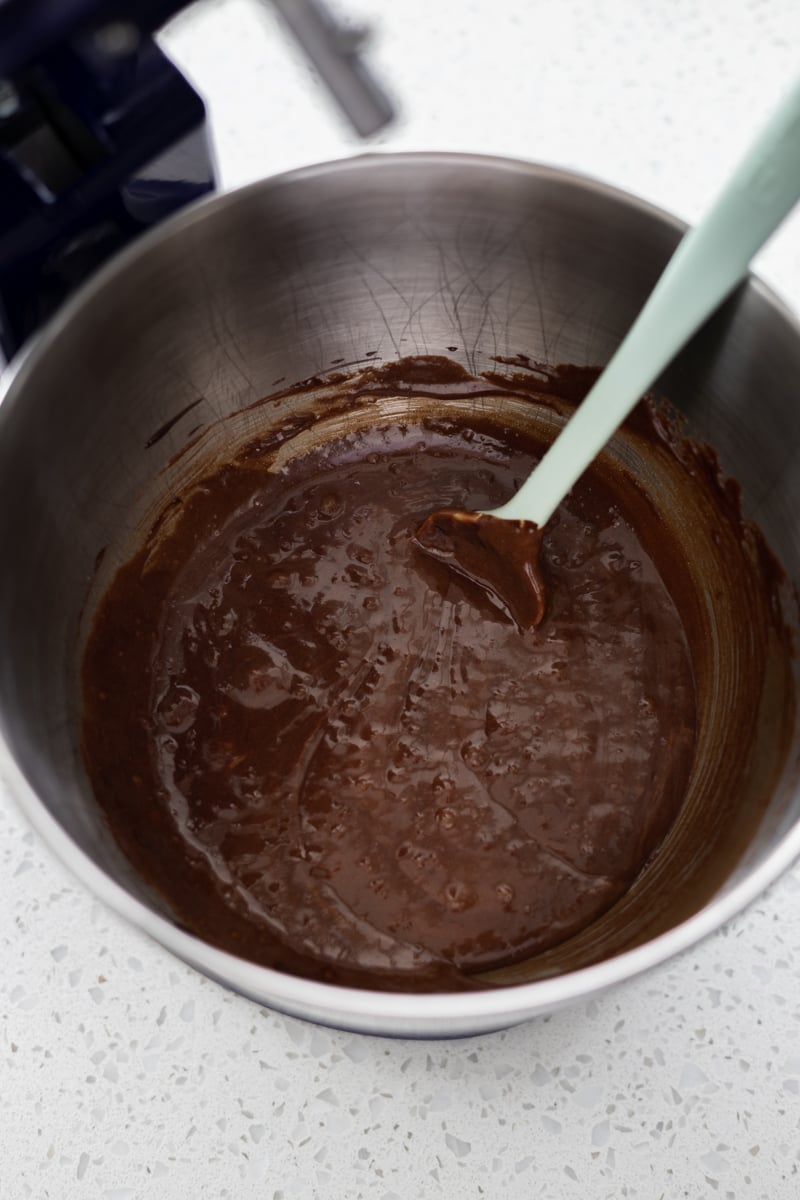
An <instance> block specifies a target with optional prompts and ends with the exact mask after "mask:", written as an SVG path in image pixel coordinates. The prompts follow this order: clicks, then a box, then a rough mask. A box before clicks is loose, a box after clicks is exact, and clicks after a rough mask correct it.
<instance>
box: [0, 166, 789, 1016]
mask: <svg viewBox="0 0 800 1200" xmlns="http://www.w3.org/2000/svg"><path fill="white" fill-rule="evenodd" d="M680 233H681V227H680V225H679V224H678V223H677V222H676V221H674V220H672V219H671V218H670V217H668V216H666V215H664V214H663V213H661V212H659V211H657V210H655V209H653V208H651V207H649V206H647V205H645V204H643V203H640V202H639V201H637V200H635V199H632V198H630V197H628V196H625V195H622V194H620V193H618V192H615V191H613V190H611V189H609V188H607V187H604V186H602V185H599V184H597V183H594V182H591V181H589V180H586V179H582V178H578V177H575V176H572V175H568V174H565V173H562V172H558V171H554V170H549V169H546V168H542V167H538V166H533V165H529V164H524V163H518V162H510V161H504V160H492V159H486V158H476V157H467V156H447V155H410V156H407V155H398V156H390V157H380V156H376V157H366V158H361V159H353V160H350V161H346V162H340V163H335V164H332V165H328V166H321V167H314V168H309V169H307V170H301V171H297V172H294V173H293V174H290V175H286V176H283V177H280V178H275V179H270V180H266V181H264V182H263V183H259V184H257V185H255V186H252V187H249V188H246V189H244V190H242V191H239V192H236V193H233V194H229V195H224V196H221V197H219V198H216V199H214V200H211V201H209V202H206V203H203V204H202V205H200V206H198V207H197V208H195V209H194V210H192V211H190V212H187V213H185V214H184V215H182V216H180V217H178V218H177V219H176V220H174V221H172V222H170V223H169V224H167V225H165V226H164V227H162V228H161V229H159V230H157V231H156V232H155V233H153V234H152V235H150V236H148V237H147V238H145V239H144V240H142V241H141V242H140V243H139V244H138V245H137V246H136V247H135V248H134V249H133V250H132V251H130V252H128V253H126V254H124V255H123V256H122V257H121V258H119V259H118V260H117V261H116V262H114V263H113V264H112V265H111V266H110V267H109V268H107V269H106V270H104V271H103V273H102V274H101V275H100V276H98V277H97V279H95V280H94V281H93V282H92V283H91V284H90V285H89V286H88V287H87V288H85V289H84V290H83V292H82V293H81V294H80V295H79V296H78V298H77V299H75V300H74V301H73V302H72V303H70V304H69V305H68V306H67V307H66V308H65V309H64V310H63V312H62V313H60V314H59V315H58V317H57V318H56V319H55V320H54V321H53V322H52V324H51V325H50V326H49V328H48V329H47V330H46V331H45V333H44V334H43V335H42V336H41V337H40V338H39V339H38V340H37V341H36V343H35V344H34V345H33V346H32V347H31V348H30V350H29V351H28V353H27V354H26V355H25V356H24V357H23V358H22V359H21V361H18V362H17V363H16V364H14V367H13V369H12V370H10V371H9V372H8V375H7V379H6V383H5V389H4V395H3V399H2V405H1V406H0V546H1V547H2V562H3V572H2V578H1V579H0V645H2V647H3V651H2V663H1V664H0V721H1V723H2V724H1V728H2V740H3V745H2V747H0V760H1V761H2V765H3V767H4V771H5V774H6V776H7V778H8V780H9V781H10V784H11V786H12V789H13V791H14V793H15V794H16V797H17V799H18V801H19V803H20V805H21V807H22V809H23V811H24V812H25V814H26V815H27V816H28V818H29V819H30V821H31V822H32V824H33V825H34V826H35V827H36V828H37V829H38V831H39V832H40V833H41V835H42V836H43V837H44V839H45V841H46V842H47V843H48V845H50V846H51V848H52V849H54V850H55V851H56V853H57V854H58V855H59V856H60V858H61V859H62V860H63V861H64V862H65V863H66V864H67V866H68V867H69V868H70V869H71V870H72V871H73V872H74V873H75V875H77V876H78V878H80V879H81V880H83V881H84V882H85V883H86V885H87V886H88V887H90V888H91V889H92V890H93V891H94V892H96V893H97V895H99V896H100V897H102V898H103V899H104V900H105V901H106V902H107V903H108V904H109V905H110V906H111V907H112V908H114V909H116V911H117V912H119V913H121V914H122V915H123V916H125V917H126V918H127V919H128V920H130V921H131V922H132V923H133V924H134V925H136V926H138V927H140V928H142V929H145V930H146V931H147V932H148V933H150V934H151V935H152V936H153V937H155V938H156V939H157V940H158V941H159V942H161V943H162V944H163V945H164V946H166V947H168V948H169V949H170V950H172V951H173V952H174V953H176V954H177V955H179V956H180V957H181V958H183V959H185V960H186V961H187V962H189V963H191V964H193V965H194V966H195V967H197V968H198V969H199V970H201V971H203V972H205V973H206V974H208V975H211V976H213V977H214V978H216V979H218V980H220V981H222V982H224V983H225V984H227V985H228V986H230V987H232V988H235V989H236V990H237V991H239V992H242V993H244V994H245V995H247V996H250V997H252V998H254V999H256V1000H258V1001H260V1002H262V1003H264V1004H267V1005H269V1006H271V1007H274V1008H277V1009H281V1010H283V1011H285V1012H288V1013H292V1014H294V1015H298V1016H302V1017H307V1018H310V1019H312V1020H316V1021H320V1022H323V1023H328V1024H333V1025H338V1026H342V1027H346V1028H350V1029H354V1030H363V1031H366V1032H370V1033H384V1034H396V1035H426V1036H453V1035H459V1034H474V1033H479V1032H482V1031H487V1030H492V1029H497V1028H500V1027H503V1026H506V1025H510V1024H513V1023H515V1022H519V1021H522V1020H524V1019H526V1018H529V1017H531V1016H533V1015H534V1014H536V1013H541V1012H545V1011H549V1010H552V1009H554V1008H557V1007H559V1006H561V1005H564V1004H568V1003H571V1002H574V1001H575V1000H577V999H579V998H582V997H586V996H588V995H590V994H592V993H596V992H598V991H600V990H602V989H604V988H606V987H608V986H609V985H612V984H615V983H619V982H620V981H624V980H626V979H628V978H630V977H631V976H633V975H636V974H638V973H639V972H641V971H644V970H646V969H647V968H649V967H651V966H652V965H653V964H656V963H659V962H661V961H663V960H664V959H666V958H668V957H669V956H671V955H673V954H675V953H676V952H678V951H679V950H681V949H683V948H685V947H687V946H690V945H691V944H693V943H695V942H697V941H698V940H699V939H700V938H702V937H703V936H705V935H706V934H708V933H709V932H711V931H712V930H713V929H715V928H716V927H718V926H719V925H720V924H722V923H723V922H724V921H726V920H727V919H728V918H730V917H731V916H733V914H734V913H736V912H738V911H739V910H740V909H741V908H743V906H744V905H746V904H747V903H748V902H749V901H751V900H752V899H753V898H754V897H755V896H756V895H757V894H758V893H760V892H761V891H762V889H763V888H764V887H766V886H767V885H768V884H769V883H770V881H772V880H774V879H775V878H776V877H777V876H778V875H779V874H780V873H781V871H782V870H784V869H785V868H786V867H787V866H788V865H789V864H790V862H791V861H792V860H793V859H794V857H795V856H796V855H797V854H798V853H800V791H798V790H797V788H796V786H795V781H796V775H797V752H796V743H795V749H794V750H793V752H792V753H791V754H790V755H789V757H788V759H787V760H786V762H785V763H784V764H783V765H782V769H781V770H780V771H779V772H778V775H777V777H776V778H775V779H774V780H773V781H771V783H770V796H769V798H768V804H767V806H766V808H765V811H764V814H763V817H762V819H761V821H760V824H759V825H758V828H757V829H756V831H755V833H754V835H753V836H752V839H751V840H750V842H749V845H748V848H747V849H746V851H745V853H744V854H743V856H742V857H741V858H740V860H739V862H738V864H737V865H736V866H735V867H734V869H733V871H732V873H730V874H729V875H728V876H727V878H726V877H724V873H722V875H721V877H720V879H719V881H718V882H717V883H715V884H714V890H713V895H711V896H710V897H707V898H706V899H705V900H704V901H703V903H702V906H701V907H700V908H699V911H696V912H692V911H691V906H690V908H689V910H688V911H687V909H686V907H684V909H683V910H680V909H679V908H678V907H676V908H674V909H669V905H665V912H666V916H665V918H664V920H662V921H661V925H660V928H656V929H655V930H654V931H653V932H649V933H647V934H646V935H643V936H640V937H639V938H638V939H634V941H633V942H632V948H627V949H626V948H625V947H624V946H623V947H622V948H621V951H620V952H614V953H613V954H612V955H611V956H610V957H606V958H604V959H603V960H602V961H600V962H597V963H594V964H593V965H588V966H584V967H581V968H579V969H567V970H566V973H563V974H560V975H557V976H555V977H551V978H539V979H535V980H534V981H533V982H528V983H521V984H518V985H514V986H509V987H503V988H495V989H487V990H485V991H480V992H475V993H465V994H458V995H406V994H402V995H395V994H386V993H373V992H367V991H355V990H348V989H344V988H337V987H333V986H330V985H327V984H322V983H314V982H309V981H306V980H301V979H296V978H292V977H289V976H286V975H283V974H279V973H276V972H274V971H270V970H267V969H265V968H262V967H258V966H255V965H253V964H251V963H247V962H244V961H242V960H239V959H237V958H235V957H232V956H230V955H227V954H225V953H222V952H221V951H219V950H216V949H214V948H212V947H210V946H208V945H206V944H204V943H203V942H202V941H200V940H198V939H197V938H195V937H193V936H190V935H189V934H187V933H186V932H185V931H184V930H182V929H180V928H179V927H178V926H177V925H176V924H175V923H174V922H173V921H172V920H171V919H170V916H169V913H168V912H166V911H165V909H164V907H163V905H162V904H161V902H160V901H159V900H158V898H157V897H154V896H152V895H150V894H149V893H148V890H147V888H146V887H145V886H144V885H143V884H142V883H141V881H140V880H139V879H138V878H137V877H136V875H135V874H134V873H133V871H132V869H131V868H130V866H129V865H128V863H127V862H126V860H125V859H124V858H123V857H122V855H121V854H120V852H119V851H118V849H117V847H116V845H115V843H114V840H113V838H112V837H111V836H110V834H109V832H108V830H107V828H106V827H105V825H104V822H103V820H102V819H101V817H100V815H99V812H98V809H97V806H96V804H95V801H94V799H93V797H92V795H91V792H90V790H89V788H88V785H87V782H86V779H85V776H84V773H83V769H82V765H81V761H80V756H79V753H78V751H77V728H78V712H79V709H78V692H77V682H76V680H77V676H76V664H77V655H78V649H77V647H78V645H79V641H80V637H81V629H82V628H83V625H82V618H83V616H84V605H85V602H86V599H87V589H89V587H90V583H91V581H92V580H93V579H95V578H96V572H95V568H96V560H97V558H98V555H99V554H100V552H101V550H103V548H104V547H106V546H110V547H111V549H110V550H109V552H108V553H107V554H106V557H105V559H104V560H103V564H102V568H101V571H100V578H101V579H102V578H107V576H108V573H109V572H110V571H111V570H112V569H113V567H114V564H115V562H116V561H117V560H118V556H119V554H120V553H121V549H120V548H121V547H124V546H125V545H126V544H131V543H132V541H133V542H135V540H136V537H137V535H138V534H139V533H140V531H141V530H142V529H143V528H144V527H145V526H146V523H147V521H148V520H150V519H151V518H152V515H153V513H154V511H155V510H156V508H157V506H158V503H159V501H160V500H162V499H163V497H164V496H165V494H167V492H168V490H169V488H170V487H171V486H173V485H174V483H175V472H176V471H186V470H190V469H191V465H192V461H193V459H192V452H191V451H188V452H186V453H184V454H183V455H182V456H181V457H180V459H179V464H178V466H175V465H174V464H173V465H172V466H170V460H171V459H172V458H173V456H174V455H175V454H176V453H177V451H178V450H181V449H182V448H183V447H185V446H186V444H187V442H188V441H189V440H191V436H192V431H193V429H194V428H195V427H196V426H197V425H199V424H208V423H209V422H210V421H212V420H213V419H216V418H218V417H221V416H225V415H226V414H229V413H234V412H239V411H241V410H244V409H246V408H247V406H248V405H251V404H252V403H253V402H254V401H257V400H259V399H260V398H262V397H263V396H265V395H268V394H269V393H271V392H274V391H275V390H276V388H278V387H282V386H284V385H285V384H288V383H293V382H295V381H298V380H301V379H304V378H306V377H308V376H311V375H314V374H317V373H323V374H324V373H325V372H329V371H331V370H332V369H333V368H334V367H335V365H336V364H337V363H341V361H342V360H344V361H345V362H347V363H358V362H363V361H365V360H370V359H371V360H372V361H381V360H384V359H387V360H389V359H393V358H395V357H397V356H402V355H407V354H417V353H428V354H445V355H449V356H450V357H452V358H455V359H458V360H460V361H461V362H463V363H464V364H466V365H467V366H468V367H469V368H470V369H472V370H475V371H480V370H482V369H487V368H496V366H497V364H496V361H495V359H496V358H497V356H500V357H513V356H514V355H517V354H519V353H521V352H522V353H525V354H528V355H530V356H531V357H532V358H534V359H541V360H544V361H547V362H550V363H559V362H566V363H574V364H602V363H604V362H605V361H606V360H607V359H608V358H609V356H610V354H611V352H612V350H613V349H614V347H615V345H616V344H617V343H618V341H619V340H620V338H621V337H622V335H623V334H624V332H625V330H626V329H627V327H628V325H629V323H630V321H631V320H632V318H633V316H634V314H635V313H636V311H637V309H638V308H639V306H640V305H641V304H642V302H643V300H644V298H645V296H646V295H647V293H648V291H649V290H650V288H651V287H652V285H653V283H654V282H655V279H656V277H657V276H658V274H659V272H660V271H661V269H662V267H663V265H664V263H665V261H666V259H667V258H668V256H669V254H670V252H671V251H672V249H673V247H674V246H675V244H676V242H677V240H678V238H679V236H680ZM798 379H800V329H799V328H798V326H797V324H796V323H795V322H794V321H793V319H792V317H791V316H790V315H789V314H788V313H787V312H786V311H785V310H784V309H782V308H781V306H780V304H779V303H778V302H777V301H776V300H775V298H774V297H773V296H771V295H770V294H769V292H768V291H767V290H766V289H765V288H764V287H763V286H762V285H761V284H760V283H758V282H757V281H751V282H750V283H749V284H748V285H747V286H746V287H745V288H744V289H742V290H741V291H740V293H739V294H738V295H737V296H736V297H735V298H734V299H733V300H732V301H731V302H729V304H728V305H727V306H726V308H725V309H724V310H723V311H722V313H720V314H719V315H718V316H717V318H716V319H715V320H714V321H713V322H712V323H711V325H710V326H709V327H708V328H707V329H706V330H705V331H704V333H703V334H702V335H701V336H700V337H699V338H698V339H697V340H696V341H695V343H694V344H693V345H692V346H691V347H690V348H689V349H688V350H687V352H685V353H684V355H683V356H682V357H681V359H680V360H679V361H678V362H677V363H676V364H675V365H674V366H673V368H672V369H671V371H670V372H669V373H668V375H667V376H666V377H665V379H664V380H663V381H662V387H661V390H662V391H664V392H665V393H666V394H667V395H670V396H672V398H673V399H675V401H676V402H678V403H679V404H680V405H681V407H683V408H684V410H685V411H686V412H687V413H688V415H689V417H690V419H691V423H692V429H693V431H694V432H695V433H697V434H698V435H699V436H700V437H704V438H707V439H708V440H709V441H711V442H712V443H713V444H714V446H715V447H716V448H717V450H718V452H719V455H720V458H721V461H722V463H723V466H724V468H725V469H726V470H727V471H729V472H730V473H732V474H733V475H735V476H736V477H737V478H738V479H739V480H740V481H741V484H742V489H743V497H744V506H745V510H746V512H747V513H748V514H749V515H752V516H753V517H755V518H756V519H757V520H758V522H759V523H760V525H761V526H762V528H763V529H764V531H765V533H766V535H767V537H768V539H769V541H770V543H771V545H772V547H773V549H774V550H775V551H776V553H777V554H778V555H779V557H780V558H781V559H782V561H783V563H784V565H785V567H786V570H787V572H788V574H789V575H790V576H791V578H792V580H793V581H794V582H795V583H797V582H798V581H800V522H798V521H797V513H798V512H800V407H798V404H797V395H796V392H797V380H798ZM180 413H183V416H182V417H181V418H180V419H179V420H177V421H175V422H174V424H172V425H169V423H170V422H172V420H173V418H175V417H176V416H177V415H178V414H180ZM268 419H269V406H266V407H262V408H256V409H252V410H251V411H249V412H246V413H244V415H243V416H242V418H241V422H240V430H241V429H243V430H244V432H245V433H246V432H247V431H248V430H249V431H251V432H254V431H255V430H256V429H257V428H258V425H259V422H263V421H264V420H268ZM167 426H169V427H168V428H167ZM217 428H218V429H219V428H224V425H223V426H217ZM158 435H160V436H158ZM104 573H105V574H104ZM94 594H95V592H94V591H92V592H91V596H93V595H94ZM90 600H91V597H90ZM83 624H84V625H85V621H84V622H83ZM670 914H671V915H670ZM637 940H638V944H636V941H637Z"/></svg>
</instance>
